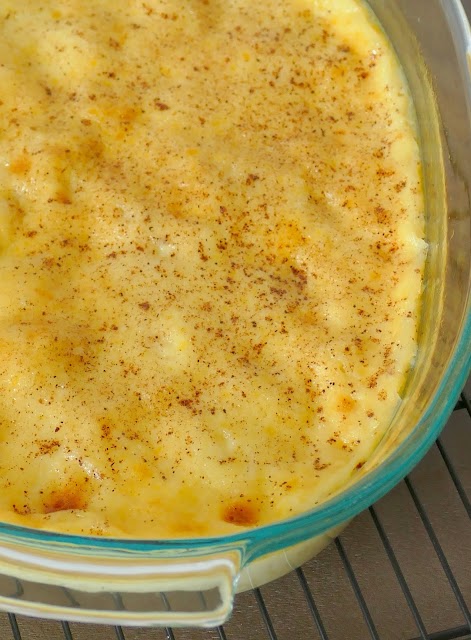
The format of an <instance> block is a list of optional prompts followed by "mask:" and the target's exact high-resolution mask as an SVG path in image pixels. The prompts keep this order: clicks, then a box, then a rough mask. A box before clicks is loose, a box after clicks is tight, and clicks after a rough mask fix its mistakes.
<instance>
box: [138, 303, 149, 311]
mask: <svg viewBox="0 0 471 640" xmlns="http://www.w3.org/2000/svg"><path fill="white" fill-rule="evenodd" d="M139 308H140V309H142V310H143V311H148V310H149V309H150V304H149V303H148V302H140V303H139Z"/></svg>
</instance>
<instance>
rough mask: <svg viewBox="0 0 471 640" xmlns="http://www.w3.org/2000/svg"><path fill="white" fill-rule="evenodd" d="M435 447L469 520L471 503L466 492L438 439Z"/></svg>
mask: <svg viewBox="0 0 471 640" xmlns="http://www.w3.org/2000/svg"><path fill="white" fill-rule="evenodd" d="M437 447H438V450H439V451H440V454H441V456H442V458H443V462H444V463H445V465H446V468H447V469H448V473H449V474H450V477H451V479H452V480H453V484H454V485H455V488H456V490H457V492H458V495H459V496H460V498H461V502H462V503H463V505H464V508H465V509H466V511H467V513H468V517H469V518H471V502H470V501H469V498H468V496H467V495H466V492H465V490H464V487H463V483H462V482H461V480H460V478H459V476H458V474H457V473H456V471H455V467H454V466H453V464H452V462H451V460H450V458H449V456H448V454H447V452H446V450H445V448H444V446H443V444H442V442H441V440H440V438H439V439H438V440H437Z"/></svg>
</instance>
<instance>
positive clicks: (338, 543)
mask: <svg viewBox="0 0 471 640" xmlns="http://www.w3.org/2000/svg"><path fill="white" fill-rule="evenodd" d="M335 546H336V547H337V551H338V553H339V555H340V558H341V560H342V562H343V565H344V567H345V571H346V573H347V576H348V579H349V580H350V584H351V585H352V589H353V592H354V594H355V597H356V599H357V602H358V604H359V606H360V609H361V612H362V614H363V617H364V619H365V622H366V626H367V627H368V631H369V632H370V636H371V638H372V640H380V637H379V635H378V632H377V631H376V627H375V624H374V622H373V618H372V617H371V614H370V611H369V609H368V606H367V604H366V602H365V598H364V597H363V593H362V591H361V589H360V585H359V584H358V580H357V579H356V576H355V572H354V571H353V568H352V565H351V564H350V560H349V559H348V557H347V554H346V552H345V549H344V547H343V544H342V542H341V540H340V538H336V540H335Z"/></svg>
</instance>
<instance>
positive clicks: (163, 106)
mask: <svg viewBox="0 0 471 640" xmlns="http://www.w3.org/2000/svg"><path fill="white" fill-rule="evenodd" d="M154 106H155V107H157V109H158V110H159V111H167V109H170V107H169V106H168V104H165V102H160V100H154Z"/></svg>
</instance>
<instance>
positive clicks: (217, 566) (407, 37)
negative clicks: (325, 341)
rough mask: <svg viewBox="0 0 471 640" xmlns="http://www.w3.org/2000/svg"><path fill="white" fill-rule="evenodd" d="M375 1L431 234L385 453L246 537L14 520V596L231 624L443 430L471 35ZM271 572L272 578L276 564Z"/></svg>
mask: <svg viewBox="0 0 471 640" xmlns="http://www.w3.org/2000/svg"><path fill="white" fill-rule="evenodd" d="M369 4H370V5H371V8H372V10H373V11H374V12H375V13H376V15H377V17H378V19H379V21H380V22H381V23H382V25H383V26H384V28H385V30H386V32H387V33H388V35H389V37H390V39H391V41H392V43H393V45H394V46H395V47H396V50H397V54H398V56H399V58H400V60H401V63H402V65H403V68H404V71H405V74H406V76H407V79H408V82H409V85H410V87H411V91H412V94H413V98H414V101H415V106H416V110H417V117H418V122H419V135H420V142H421V148H422V152H423V163H424V185H425V194H426V207H427V241H428V243H429V256H428V263H427V272H426V276H425V288H424V296H423V300H424V302H423V314H422V318H423V319H422V324H421V332H420V349H419V352H418V356H417V361H416V363H415V367H414V370H413V372H412V374H411V376H410V379H409V381H408V383H407V385H406V387H405V389H404V402H403V404H402V407H401V409H400V410H399V412H398V414H397V416H396V418H395V420H394V423H393V424H392V425H391V429H390V431H389V433H388V434H387V435H386V437H385V438H384V439H383V441H382V442H381V443H380V445H379V446H378V449H377V451H376V454H375V456H374V458H373V459H372V462H371V463H370V464H369V465H368V467H367V469H366V470H365V472H364V473H362V475H361V477H360V476H359V475H358V476H357V478H356V480H355V482H354V483H352V485H351V486H350V487H349V488H348V489H346V490H344V491H342V492H341V493H339V494H338V495H336V496H335V497H333V498H332V499H331V500H329V501H328V502H326V503H325V504H323V505H320V506H319V507H317V508H316V509H314V510H312V511H310V512H308V513H306V514H303V515H302V516H299V517H297V518H293V519H291V520H287V521H283V522H280V523H276V524H274V525H271V526H268V527H262V528H260V529H255V530H252V531H249V532H244V533H243V534H241V535H238V536H230V537H226V538H215V539H207V540H201V539H200V540H178V541H140V542H139V541H130V540H108V539H98V538H96V539H92V538H88V539H87V538H80V537H78V536H66V535H56V534H48V533H44V532H40V531H33V530H27V529H23V528H21V527H14V526H9V525H1V524H0V608H3V609H6V610H9V611H17V612H20V613H26V614H29V615H37V616H41V617H52V618H67V619H70V620H81V621H99V622H107V623H117V624H134V625H162V626H208V625H216V624H220V623H222V622H223V621H224V619H225V618H226V617H227V616H228V615H229V614H230V611H231V607H232V600H233V594H234V592H235V590H236V588H237V584H238V582H239V581H240V579H241V578H240V576H241V573H242V574H244V572H247V568H248V567H250V568H252V567H254V566H256V564H257V563H259V566H267V567H268V565H263V564H262V565H260V563H261V562H262V561H263V560H266V558H267V557H270V558H271V559H272V561H270V563H269V567H268V568H267V569H266V574H265V580H269V579H270V578H271V577H273V576H274V575H275V574H276V571H273V567H274V566H275V565H276V563H277V562H280V567H281V566H284V565H283V562H284V563H286V558H287V557H288V555H287V554H289V550H290V549H292V548H293V546H294V545H296V549H297V550H298V551H299V553H297V554H296V555H295V556H294V557H295V558H299V559H301V558H303V559H306V555H307V553H311V555H312V554H314V553H315V552H316V551H318V550H320V549H321V548H322V546H324V545H325V544H326V543H327V542H328V541H329V539H331V537H332V536H333V535H334V533H336V532H337V531H338V527H341V526H342V525H343V524H344V523H346V522H347V521H348V520H350V519H351V518H352V517H353V516H355V515H356V514H357V513H359V512H360V511H361V510H362V509H364V508H366V507H367V506H369V505H370V504H371V503H372V502H374V501H375V500H377V499H378V498H380V497H381V496H382V495H384V493H386V492H387V491H388V490H389V489H390V488H392V487H393V486H394V485H395V484H396V483H397V482H398V481H399V480H400V478H401V477H403V476H404V475H405V474H406V473H407V472H408V471H409V470H410V469H411V468H412V467H413V466H414V465H415V464H416V463H417V462H418V461H419V460H420V459H421V457H422V456H423V455H424V453H425V452H426V450H427V449H428V448H429V447H430V446H431V444H432V443H433V441H434V440H435V438H436V436H437V435H438V433H439V431H440V429H441V428H442V426H443V425H444V423H445V421H446V418H447V417H448V415H449V413H450V412H451V410H452V407H453V404H454V402H455V401H456V398H457V397H458V394H459V392H460V390H461V387H462V385H463V383H464V380H465V378H466V376H467V374H468V372H469V368H470V341H471V318H470V302H469V292H470V277H471V275H470V269H471V255H470V254H471V251H470V249H471V226H470V221H471V206H470V195H469V194H470V191H471V162H469V149H470V148H471V124H470V114H471V78H470V55H471V53H470V52H471V35H470V33H469V28H467V26H466V25H467V23H466V18H465V15H464V12H463V11H462V7H461V5H460V3H459V2H458V1H457V0H414V1H413V2H411V1H410V0H369ZM432 88H433V89H432ZM434 96H435V97H436V101H435V97H434ZM435 104H436V105H437V106H438V113H437V110H436V108H435ZM438 114H439V115H438ZM365 466H366V465H365ZM299 561H301V560H299ZM294 562H296V560H294ZM288 565H289V563H288ZM288 565H286V566H288ZM286 570H287V569H286ZM257 581H258V582H259V583H261V582H263V581H264V574H263V571H262V573H261V574H260V576H259V579H258V580H257Z"/></svg>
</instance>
